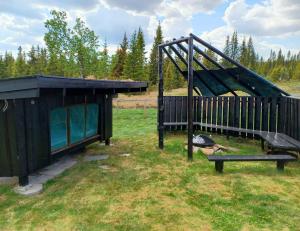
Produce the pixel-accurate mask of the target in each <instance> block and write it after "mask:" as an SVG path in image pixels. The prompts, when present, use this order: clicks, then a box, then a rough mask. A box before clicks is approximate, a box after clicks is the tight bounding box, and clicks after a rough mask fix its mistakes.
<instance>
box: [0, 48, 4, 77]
mask: <svg viewBox="0 0 300 231" xmlns="http://www.w3.org/2000/svg"><path fill="white" fill-rule="evenodd" d="M4 77H5V63H4V58H3V55H1V54H0V78H1V79H2V78H4Z"/></svg>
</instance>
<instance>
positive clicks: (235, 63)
mask: <svg viewBox="0 0 300 231" xmlns="http://www.w3.org/2000/svg"><path fill="white" fill-rule="evenodd" d="M191 36H192V37H193V39H195V40H196V41H197V42H198V43H200V44H202V45H203V46H205V47H207V48H208V49H210V50H212V51H213V52H215V53H217V54H218V55H220V56H221V57H222V58H224V59H226V60H227V61H229V62H231V63H232V64H234V65H236V66H237V67H239V68H241V69H243V70H245V71H247V72H249V73H251V74H252V75H254V76H256V77H257V78H262V77H261V76H259V75H258V74H256V73H255V72H253V71H251V70H250V69H248V68H246V67H245V66H243V65H241V64H240V63H238V62H237V61H235V60H234V59H232V58H230V57H229V56H227V55H225V54H224V53H223V52H221V51H220V50H218V49H217V48H215V47H213V46H212V45H210V44H209V43H207V42H205V41H204V40H202V39H200V38H198V37H197V36H196V35H194V34H191ZM269 83H270V84H271V85H272V87H273V88H275V89H276V90H278V91H280V92H281V93H282V94H284V95H286V96H289V95H290V94H289V93H287V92H285V91H283V90H282V89H280V88H278V87H277V86H275V85H274V84H273V83H271V82H269Z"/></svg>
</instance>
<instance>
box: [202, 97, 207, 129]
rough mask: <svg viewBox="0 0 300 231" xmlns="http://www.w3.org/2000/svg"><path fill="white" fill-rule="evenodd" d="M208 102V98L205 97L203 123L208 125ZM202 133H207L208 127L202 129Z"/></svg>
mask: <svg viewBox="0 0 300 231" xmlns="http://www.w3.org/2000/svg"><path fill="white" fill-rule="evenodd" d="M207 100H208V98H207V97H203V114H202V123H207ZM202 131H206V127H202Z"/></svg>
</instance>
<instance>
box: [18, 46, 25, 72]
mask: <svg viewBox="0 0 300 231" xmlns="http://www.w3.org/2000/svg"><path fill="white" fill-rule="evenodd" d="M24 75H27V64H26V55H25V53H24V52H23V49H22V47H21V46H19V47H18V55H17V59H16V76H24Z"/></svg>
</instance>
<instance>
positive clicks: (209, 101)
mask: <svg viewBox="0 0 300 231" xmlns="http://www.w3.org/2000/svg"><path fill="white" fill-rule="evenodd" d="M211 116H212V98H211V97H208V98H207V123H208V124H211V122H212V121H211ZM210 131H211V128H210V127H207V132H210Z"/></svg>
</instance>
